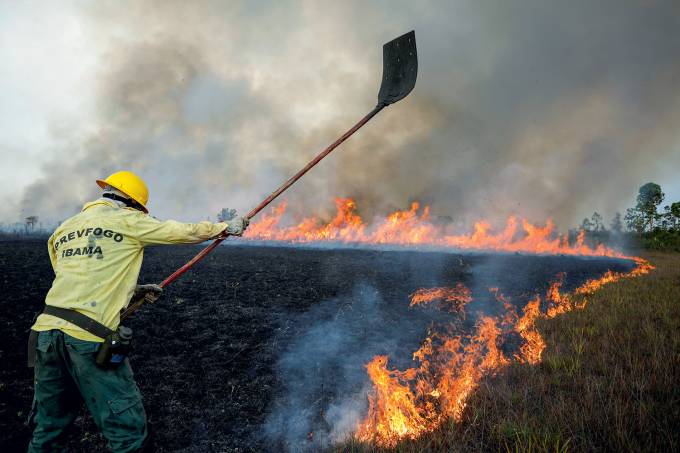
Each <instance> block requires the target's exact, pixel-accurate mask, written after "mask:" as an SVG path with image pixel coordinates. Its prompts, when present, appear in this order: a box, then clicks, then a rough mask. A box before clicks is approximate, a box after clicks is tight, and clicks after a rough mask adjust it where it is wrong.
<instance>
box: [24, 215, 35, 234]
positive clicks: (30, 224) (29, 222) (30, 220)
mask: <svg viewBox="0 0 680 453" xmlns="http://www.w3.org/2000/svg"><path fill="white" fill-rule="evenodd" d="M25 220H26V223H25V228H26V234H28V232H29V231H30V232H33V230H35V225H36V224H37V223H38V216H35V215H32V216H28V217H26V219H25Z"/></svg>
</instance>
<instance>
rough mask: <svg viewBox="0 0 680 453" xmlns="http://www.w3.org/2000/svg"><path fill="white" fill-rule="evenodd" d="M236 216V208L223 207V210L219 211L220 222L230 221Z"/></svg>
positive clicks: (218, 218)
mask: <svg viewBox="0 0 680 453" xmlns="http://www.w3.org/2000/svg"><path fill="white" fill-rule="evenodd" d="M234 217H236V209H228V208H222V210H221V211H220V212H218V213H217V221H218V222H228V221H230V220H232V219H233V218H234Z"/></svg>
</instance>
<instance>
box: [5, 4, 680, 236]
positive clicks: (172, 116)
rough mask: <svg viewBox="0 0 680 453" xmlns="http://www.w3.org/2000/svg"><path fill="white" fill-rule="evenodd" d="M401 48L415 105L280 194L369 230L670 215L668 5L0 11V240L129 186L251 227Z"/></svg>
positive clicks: (673, 103)
mask: <svg viewBox="0 0 680 453" xmlns="http://www.w3.org/2000/svg"><path fill="white" fill-rule="evenodd" d="M411 29H415V30H416V36H417V41H418V50H419V57H420V62H419V64H420V69H419V71H420V72H419V78H418V84H417V86H416V89H415V90H414V92H413V93H412V94H411V95H410V96H409V97H408V98H407V99H406V100H404V101H402V102H400V103H399V104H396V105H395V106H392V107H390V108H388V109H387V110H385V111H384V112H382V113H381V114H380V115H379V116H378V117H376V119H375V120H374V121H372V122H371V123H370V124H369V125H368V126H367V127H366V128H365V129H363V130H362V131H360V132H359V133H358V134H357V135H356V136H354V137H353V138H352V139H351V140H350V141H349V142H347V143H346V144H345V145H343V147H342V148H340V149H338V150H337V151H336V152H335V153H334V154H332V155H331V157H329V159H328V160H326V161H324V162H323V163H322V164H321V166H320V167H319V168H318V169H315V170H314V171H313V173H312V174H310V175H309V177H305V179H304V180H303V181H301V183H299V184H297V185H296V186H295V187H294V188H293V189H292V190H291V192H290V194H288V196H287V198H288V200H289V202H290V204H291V208H292V210H293V212H295V213H299V214H300V215H305V214H306V215H308V214H312V213H318V214H321V215H327V214H328V213H329V212H331V211H332V210H333V197H334V196H354V197H356V198H357V201H358V203H359V207H360V210H361V213H362V214H363V215H364V216H365V217H367V218H371V216H373V215H379V214H381V213H384V212H385V211H388V210H390V209H394V208H398V207H406V206H407V205H408V202H409V201H411V200H414V199H420V200H423V201H425V202H427V203H429V204H431V205H432V209H433V212H434V213H435V214H440V215H450V216H452V217H453V218H454V219H455V220H456V221H457V222H459V223H461V224H465V223H468V222H470V221H471V220H473V219H476V218H478V217H480V216H484V217H490V218H491V219H501V218H503V217H504V216H506V215H509V214H512V213H516V214H519V215H524V216H528V217H529V218H531V219H532V220H537V221H539V220H544V219H545V218H546V217H553V218H554V219H555V220H556V221H557V222H558V223H559V224H561V225H562V226H563V227H568V226H573V225H575V224H576V223H578V222H579V220H580V219H581V218H583V217H584V216H585V215H590V214H591V213H592V212H593V211H594V210H597V211H599V212H602V213H604V214H605V217H607V218H609V217H611V215H612V214H613V213H614V212H615V211H617V210H620V211H623V210H624V209H625V208H626V207H628V206H630V205H631V204H632V203H633V202H634V198H635V195H636V191H637V188H638V187H639V186H640V185H642V184H643V183H645V182H648V181H654V182H657V183H659V184H661V186H662V187H663V188H664V191H665V192H666V195H667V200H666V201H677V200H680V177H678V170H679V169H680V127H678V125H679V124H680V58H679V56H680V2H677V1H673V0H668V1H663V0H639V1H629V0H609V1H598V2H592V1H585V0H576V1H571V2H562V1H544V0H518V1H512V2H508V1H502V0H498V1H484V2H480V1H473V0H470V1H442V2H435V1H424V2H414V1H404V2H398V1H374V2H361V1H356V2H350V1H346V2H317V1H301V2H270V3H267V2H236V1H231V2H226V1H224V2H222V1H203V2H200V1H199V2H181V1H176V2H173V1H137V2H125V1H97V2H89V1H70V2H69V1H60V2H56V1H55V2H49V1H40V2H32V1H13V2H3V3H2V4H0V93H1V95H2V102H0V124H1V125H2V127H1V128H0V131H1V132H0V158H2V166H0V197H1V198H2V203H0V221H2V222H14V221H17V220H19V219H21V218H22V217H24V216H26V215H31V214H35V215H39V216H40V217H41V218H43V219H53V220H59V219H63V218H65V217H67V216H69V215H71V214H73V213H75V212H77V210H78V209H79V206H80V205H81V204H82V203H83V202H84V201H87V200H88V199H91V198H93V197H95V196H96V194H97V188H96V186H95V185H94V182H93V180H94V179H95V178H97V177H102V176H106V175H108V174H109V173H111V172H113V171H116V170H119V169H132V170H133V171H136V172H138V173H139V174H140V175H141V176H143V177H144V178H145V179H146V180H147V182H148V183H149V186H150V189H151V201H150V204H149V207H150V208H151V210H152V213H153V214H154V215H156V216H158V217H160V218H177V219H179V220H185V221H195V220H202V219H205V218H206V217H212V218H214V217H215V214H216V212H217V211H218V210H219V209H220V208H222V207H225V206H228V207H235V208H237V209H239V210H241V211H246V210H248V209H249V208H251V207H252V206H253V205H255V204H256V203H257V202H258V201H259V200H260V199H261V198H262V197H263V196H264V195H267V194H268V192H270V191H271V190H273V189H274V188H275V187H276V186H277V185H278V184H279V183H280V182H282V181H283V180H285V179H286V178H287V177H288V176H290V174H292V173H293V172H294V171H295V170H296V169H297V168H298V167H301V166H302V165H304V163H305V162H306V161H307V160H308V159H309V158H311V157H312V156H313V155H314V154H315V153H316V152H318V151H319V150H320V149H322V148H323V147H325V146H326V145H327V144H329V143H330V142H332V141H333V140H334V139H335V138H336V137H337V136H338V135H339V134H340V133H342V132H343V131H344V130H345V129H347V128H348V127H349V126H351V125H352V124H353V123H354V122H355V121H357V120H358V119H359V118H361V116H363V115H364V114H365V113H367V112H368V111H369V110H370V109H371V108H372V107H373V105H374V103H375V98H376V94H377V90H378V83H379V79H380V71H381V45H382V43H384V42H386V41H388V40H389V39H391V38H393V37H396V36H398V35H400V34H402V33H404V32H406V31H409V30H411Z"/></svg>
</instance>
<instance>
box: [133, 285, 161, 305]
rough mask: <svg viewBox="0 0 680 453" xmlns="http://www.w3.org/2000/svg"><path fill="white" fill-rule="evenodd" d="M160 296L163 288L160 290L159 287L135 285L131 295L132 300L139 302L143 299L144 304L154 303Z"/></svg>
mask: <svg viewBox="0 0 680 453" xmlns="http://www.w3.org/2000/svg"><path fill="white" fill-rule="evenodd" d="M162 294H163V288H161V287H160V285H156V284H150V285H137V286H136V287H135V293H134V294H133V295H132V300H139V299H141V298H142V297H143V298H144V301H145V302H150V303H154V302H156V301H157V300H158V298H159V297H161V295H162Z"/></svg>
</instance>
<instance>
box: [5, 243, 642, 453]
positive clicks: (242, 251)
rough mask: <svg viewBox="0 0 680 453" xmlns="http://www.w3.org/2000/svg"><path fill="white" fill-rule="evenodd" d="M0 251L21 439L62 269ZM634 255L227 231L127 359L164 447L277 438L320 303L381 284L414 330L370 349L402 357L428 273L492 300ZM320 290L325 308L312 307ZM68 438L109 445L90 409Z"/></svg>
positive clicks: (155, 257)
mask: <svg viewBox="0 0 680 453" xmlns="http://www.w3.org/2000/svg"><path fill="white" fill-rule="evenodd" d="M197 251H198V248H197V247H195V246H176V247H157V248H150V249H148V250H147V252H146V258H145V261H144V266H143V269H142V275H141V277H140V281H141V282H158V281H160V280H162V278H164V277H165V276H167V274H169V273H170V272H171V271H172V270H174V269H175V268H176V267H178V266H179V265H181V264H183V263H184V262H185V261H186V260H187V259H189V258H190V257H191V256H193V254H194V253H196V252H197ZM0 265H1V268H2V277H0V282H1V288H2V297H3V299H2V310H0V326H2V341H0V362H1V363H2V367H1V369H0V433H1V435H2V439H3V440H2V444H3V451H25V448H26V445H27V443H28V440H29V438H30V430H29V428H28V427H26V426H25V425H24V421H25V418H26V415H27V411H28V409H29V407H30V401H31V397H32V379H31V376H32V374H31V370H29V369H28V368H26V366H25V359H26V357H25V356H26V352H25V349H26V347H25V340H26V336H27V329H28V328H29V327H30V324H31V320H32V318H33V316H34V314H35V313H36V312H37V311H39V310H40V309H41V307H42V305H43V301H44V296H45V294H46V292H47V290H48V289H49V286H50V284H51V281H52V278H53V274H52V271H51V268H50V265H49V259H48V257H47V251H46V245H45V243H44V242H37V241H34V242H29V241H23V242H16V241H14V242H0ZM631 267H632V265H631V263H629V262H624V261H620V260H611V259H589V258H577V257H560V256H549V257H543V256H525V255H484V254H462V255H461V254H454V253H432V252H428V253H420V252H414V251H379V250H356V249H308V248H290V247H258V246H252V245H247V246H241V245H230V246H228V247H220V248H219V249H218V250H217V251H216V252H214V253H213V254H212V255H210V256H209V257H208V258H206V260H205V261H204V262H203V263H201V264H199V265H198V266H197V267H196V268H195V269H194V270H191V271H189V272H188V273H187V274H186V275H185V276H184V277H182V278H181V279H180V280H178V281H177V282H176V283H174V284H173V285H171V286H170V287H169V288H168V289H167V290H166V294H165V295H164V297H163V298H162V299H161V301H159V302H158V303H157V304H155V305H154V306H147V307H145V308H144V309H142V310H141V311H140V312H138V313H137V314H136V315H135V316H134V318H133V319H132V320H131V321H130V322H129V323H127V324H128V325H130V327H132V328H133V329H134V331H135V344H136V346H135V351H134V354H133V355H132V357H131V362H132V366H133V369H134V370H135V376H136V379H137V382H138V384H139V387H140V388H141V391H142V394H143V396H144V403H145V407H146V410H147V413H148V416H149V419H150V421H151V422H152V423H153V427H154V430H155V437H156V446H157V448H158V449H159V450H160V451H179V450H181V451H263V450H264V451H266V450H269V451H277V450H279V449H280V447H281V446H280V445H277V444H276V441H275V440H274V441H272V439H271V438H269V439H268V440H265V439H263V438H262V436H261V430H262V424H263V422H264V421H265V419H266V417H267V415H268V413H269V412H271V410H272V408H273V407H274V405H276V404H279V405H280V404H281V399H282V398H285V388H286V386H287V387H288V388H290V385H291V383H290V382H287V383H284V382H281V378H280V376H279V375H277V372H276V371H277V369H278V368H277V362H278V360H279V358H280V357H281V356H282V355H283V354H284V353H285V352H286V350H287V348H288V347H289V346H290V345H291V344H293V343H294V342H295V341H296V339H298V338H300V336H301V335H302V334H304V332H306V331H307V330H308V328H309V324H310V322H313V319H310V313H312V314H313V316H336V315H338V314H339V313H342V312H343V311H346V310H348V309H352V308H353V303H354V302H353V301H354V300H356V298H357V297H358V296H357V294H359V293H360V292H361V291H363V290H364V289H363V288H369V289H370V291H375V292H376V293H377V294H380V298H381V300H382V301H383V305H382V308H381V309H382V310H383V312H384V313H385V317H384V318H381V323H382V324H385V325H382V326H379V327H380V328H379V329H377V331H378V332H379V333H380V334H381V335H383V334H386V335H389V332H390V326H391V325H393V326H403V320H404V319H405V318H407V317H408V318H409V321H410V320H411V319H412V322H409V324H408V325H409V329H410V331H409V332H407V333H406V335H405V336H402V337H400V338H406V339H407V340H406V341H405V342H404V344H400V345H398V346H395V348H396V349H399V350H396V351H379V350H376V351H367V352H366V354H367V355H368V354H373V353H376V352H381V353H390V357H391V359H390V360H391V363H395V364H396V365H399V364H400V363H399V362H400V360H404V359H403V358H404V357H408V355H409V354H410V352H412V351H413V348H414V347H417V342H418V339H420V338H423V337H424V333H425V331H426V329H427V325H428V323H429V321H430V320H431V319H430V317H431V316H434V315H432V314H431V313H430V312H428V311H427V310H423V311H421V312H418V313H416V312H414V311H413V310H408V307H407V306H408V295H409V294H411V293H413V292H414V291H415V290H416V289H418V288H420V287H431V286H447V285H453V284H455V283H456V282H463V283H464V284H466V285H467V286H468V287H470V288H471V289H472V290H473V296H475V297H476V299H479V300H480V301H482V302H481V303H484V302H483V301H484V300H486V299H487V298H489V293H488V287H489V286H497V287H499V288H501V290H502V291H503V293H504V294H506V295H509V296H511V297H514V298H516V299H517V300H520V299H522V298H526V297H529V296H530V295H531V294H534V293H536V292H541V293H542V292H544V291H545V289H546V288H547V287H548V285H549V283H550V282H551V281H552V280H553V278H554V276H555V275H556V274H557V273H558V272H566V279H565V289H567V290H568V289H570V288H574V287H576V286H578V285H579V284H580V283H582V282H583V281H584V280H585V279H587V278H592V277H594V276H599V275H601V274H603V273H604V272H605V271H606V270H608V269H613V270H627V269H630V268H631ZM357 291H359V292H357ZM322 302H324V307H326V310H325V313H320V314H319V313H316V312H314V310H313V309H312V307H314V306H317V305H318V304H320V303H322ZM356 308H357V309H360V308H361V306H360V305H356ZM436 316H441V315H439V314H437V315H436ZM372 334H373V333H372V332H356V335H364V336H366V335H369V336H370V335H372ZM388 343H389V342H388ZM392 357H394V362H393V360H392ZM70 446H71V450H72V451H100V450H103V449H104V441H103V439H102V437H101V436H100V435H99V434H98V433H97V430H96V428H95V427H94V425H93V423H92V421H91V419H90V418H89V416H88V415H86V413H85V410H83V416H82V417H79V418H78V419H77V421H76V423H75V425H74V427H73V429H72V430H71V434H70Z"/></svg>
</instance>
